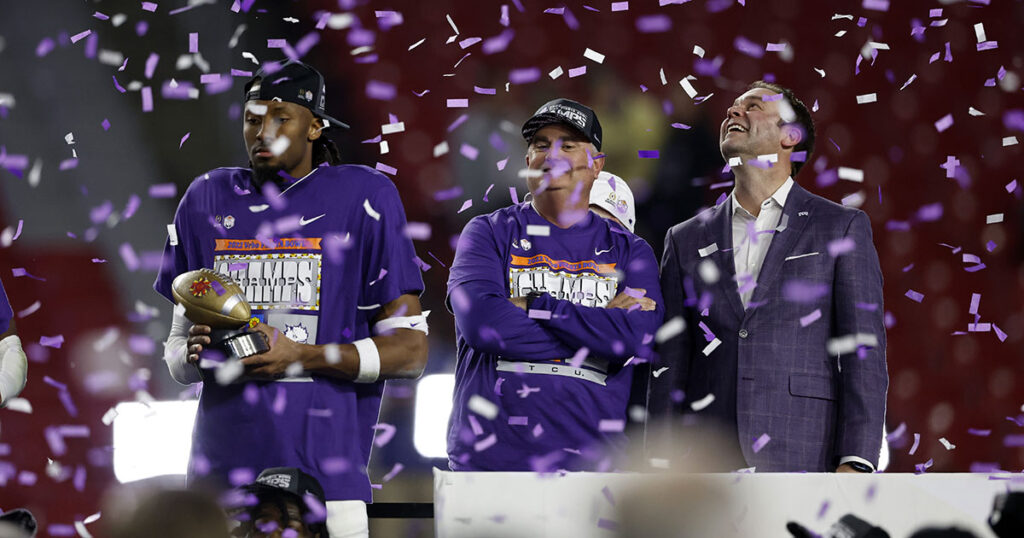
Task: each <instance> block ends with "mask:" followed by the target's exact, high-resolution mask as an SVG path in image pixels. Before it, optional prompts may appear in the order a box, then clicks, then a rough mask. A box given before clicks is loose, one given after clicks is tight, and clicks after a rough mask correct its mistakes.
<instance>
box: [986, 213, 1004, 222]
mask: <svg viewBox="0 0 1024 538" xmlns="http://www.w3.org/2000/svg"><path fill="white" fill-rule="evenodd" d="M999 222H1003V214H1002V213H994V214H992V215H986V216H985V224H996V223H999Z"/></svg>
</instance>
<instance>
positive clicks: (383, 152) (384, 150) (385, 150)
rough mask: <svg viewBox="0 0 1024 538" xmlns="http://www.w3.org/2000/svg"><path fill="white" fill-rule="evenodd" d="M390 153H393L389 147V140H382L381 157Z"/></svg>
mask: <svg viewBox="0 0 1024 538" xmlns="http://www.w3.org/2000/svg"><path fill="white" fill-rule="evenodd" d="M389 151H391V146H388V141H387V140H381V141H380V154H381V155H386V154H387V153H388V152H389Z"/></svg>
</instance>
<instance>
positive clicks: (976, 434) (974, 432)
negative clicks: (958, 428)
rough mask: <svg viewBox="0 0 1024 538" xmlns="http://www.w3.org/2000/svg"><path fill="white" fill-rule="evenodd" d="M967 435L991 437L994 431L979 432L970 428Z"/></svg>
mask: <svg viewBox="0 0 1024 538" xmlns="http://www.w3.org/2000/svg"><path fill="white" fill-rule="evenodd" d="M967 433H968V434H970V435H975V436H977V437H988V436H989V435H992V430H979V429H976V428H968V429H967Z"/></svg>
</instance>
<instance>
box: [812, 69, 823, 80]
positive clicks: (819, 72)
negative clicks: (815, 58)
mask: <svg viewBox="0 0 1024 538" xmlns="http://www.w3.org/2000/svg"><path fill="white" fill-rule="evenodd" d="M814 72H815V73H817V74H819V75H821V78H825V70H824V69H818V68H817V67H815V68H814Z"/></svg>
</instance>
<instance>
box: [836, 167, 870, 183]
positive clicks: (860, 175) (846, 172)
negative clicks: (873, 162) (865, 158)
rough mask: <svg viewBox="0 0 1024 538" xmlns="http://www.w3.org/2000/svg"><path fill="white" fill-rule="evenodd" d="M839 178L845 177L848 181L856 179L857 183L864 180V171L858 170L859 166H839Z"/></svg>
mask: <svg viewBox="0 0 1024 538" xmlns="http://www.w3.org/2000/svg"><path fill="white" fill-rule="evenodd" d="M839 179H845V180H847V181H856V182H857V183H863V182H864V171H863V170H858V169H857V168H847V167H845V166H840V167H839Z"/></svg>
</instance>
